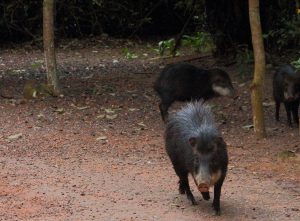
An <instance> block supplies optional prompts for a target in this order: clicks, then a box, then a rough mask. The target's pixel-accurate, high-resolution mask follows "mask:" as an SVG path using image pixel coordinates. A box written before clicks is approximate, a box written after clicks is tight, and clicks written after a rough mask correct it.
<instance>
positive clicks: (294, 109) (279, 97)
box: [273, 65, 300, 127]
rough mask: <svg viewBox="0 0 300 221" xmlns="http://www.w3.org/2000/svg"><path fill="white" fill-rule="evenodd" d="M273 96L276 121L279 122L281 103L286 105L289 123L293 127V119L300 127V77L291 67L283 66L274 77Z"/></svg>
mask: <svg viewBox="0 0 300 221" xmlns="http://www.w3.org/2000/svg"><path fill="white" fill-rule="evenodd" d="M273 96H274V100H275V105H276V107H275V108H276V109H275V119H276V120H277V121H279V110H280V103H284V106H285V110H286V114H287V121H288V124H289V126H290V127H292V118H291V115H293V120H294V123H295V124H296V125H299V116H298V109H299V98H300V75H299V74H298V73H297V72H296V71H295V69H294V68H293V67H292V66H291V65H283V66H281V67H280V68H279V69H278V70H277V71H276V72H275V74H274V76H273Z"/></svg>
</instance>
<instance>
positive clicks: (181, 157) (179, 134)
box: [165, 102, 228, 215]
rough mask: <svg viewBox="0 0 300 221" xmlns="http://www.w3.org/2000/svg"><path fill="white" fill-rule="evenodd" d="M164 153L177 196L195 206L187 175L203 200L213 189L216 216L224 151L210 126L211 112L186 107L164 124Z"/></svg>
mask: <svg viewBox="0 0 300 221" xmlns="http://www.w3.org/2000/svg"><path fill="white" fill-rule="evenodd" d="M165 144H166V151H167V153H168V155H169V157H170V159H171V161H172V164H173V167H174V170H175V172H176V174H177V175H178V177H179V192H180V193H181V194H184V193H186V195H187V198H188V199H189V200H190V201H191V202H192V204H196V201H195V198H194V196H193V194H192V192H191V190H190V186H189V180H188V174H191V175H192V176H193V178H194V181H195V183H196V185H197V187H198V189H199V191H200V192H201V193H202V196H203V198H204V199H205V200H209V199H210V196H209V187H210V186H214V199H213V204H212V206H213V208H214V210H215V214H216V215H220V196H221V188H222V184H223V181H224V179H225V176H226V172H227V165H228V155H227V147H226V143H225V142H224V140H223V138H222V137H221V135H220V133H219V132H218V130H217V128H216V125H215V123H214V118H213V115H212V113H211V110H210V108H209V107H208V106H206V105H204V104H203V102H194V103H188V104H187V105H186V106H184V107H183V108H182V109H181V110H180V111H178V112H177V113H176V114H174V115H171V116H170V117H169V119H168V121H167V125H166V132H165Z"/></svg>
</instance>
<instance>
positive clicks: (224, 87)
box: [154, 63, 235, 121]
mask: <svg viewBox="0 0 300 221" xmlns="http://www.w3.org/2000/svg"><path fill="white" fill-rule="evenodd" d="M154 90H155V91H156V92H157V93H158V95H159V97H160V99H161V102H160V104H159V109H160V112H161V116H162V118H163V120H164V121H165V120H166V118H167V116H168V109H169V107H170V106H171V104H172V103H173V102H174V101H189V100H192V99H193V100H199V99H201V98H202V99H204V100H207V99H210V98H212V97H217V96H231V97H233V96H234V95H235V93H234V88H233V86H232V83H231V80H230V77H229V75H228V74H227V73H226V72H225V71H223V70H221V69H210V70H205V69H200V68H197V67H195V66H194V65H191V64H188V63H178V64H171V65H168V66H166V67H165V68H164V69H163V70H162V72H161V74H160V76H159V77H158V79H157V80H156V82H155V84H154Z"/></svg>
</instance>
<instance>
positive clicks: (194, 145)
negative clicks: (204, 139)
mask: <svg viewBox="0 0 300 221" xmlns="http://www.w3.org/2000/svg"><path fill="white" fill-rule="evenodd" d="M189 143H190V145H191V146H192V147H196V144H197V140H196V138H195V137H191V138H190V139H189Z"/></svg>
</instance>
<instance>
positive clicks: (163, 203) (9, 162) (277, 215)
mask: <svg viewBox="0 0 300 221" xmlns="http://www.w3.org/2000/svg"><path fill="white" fill-rule="evenodd" d="M100 45H101V44H100ZM132 50H133V51H135V52H136V53H138V54H139V55H140V56H143V55H142V53H146V52H147V51H149V50H150V49H147V48H146V49H145V48H138V47H137V48H133V49H132ZM151 57H153V54H151V53H149V55H148V57H146V56H145V58H143V59H134V60H126V59H125V58H123V55H122V46H120V47H118V46H115V47H113V48H111V47H110V48H108V46H103V47H102V46H101V47H100V46H99V47H96V46H89V47H83V48H82V49H76V50H70V49H60V50H59V51H58V64H59V70H60V74H61V79H60V80H61V84H62V86H63V91H64V95H65V96H64V97H60V98H51V97H47V98H43V99H35V100H28V101H24V100H23V96H22V90H23V86H24V84H25V82H26V81H27V80H29V79H33V78H37V79H38V80H39V81H43V80H44V79H45V75H44V68H43V66H41V67H38V68H36V67H35V65H33V64H34V63H38V62H37V61H40V60H42V58H43V55H42V53H41V52H40V51H38V50H29V51H26V50H25V49H24V50H20V49H18V50H11V49H7V50H4V51H2V52H1V54H0V75H1V80H0V81H1V88H0V91H1V94H2V96H4V97H5V98H0V132H1V133H0V166H1V172H0V220H34V221H35V220H36V221H37V220H41V221H46V220H47V221H48V220H56V221H57V220H101V221H102V220H103V221H114V220H123V221H129V220H136V221H139V220H147V221H148V220H149V221H150V220H155V221H156V220H162V221H165V220H166V221H167V220H172V221H173V220H176V221H193V220H237V221H239V220H255V219H256V220H300V157H299V152H300V146H299V145H300V144H299V132H298V129H296V128H289V127H287V125H286V117H285V113H284V110H283V108H282V110H281V122H280V123H277V122H275V121H274V104H273V103H272V98H271V89H270V87H271V76H272V73H271V72H270V73H269V72H268V73H267V76H266V85H265V90H264V91H265V92H266V93H265V98H264V104H265V117H266V128H267V134H268V136H267V138H265V139H262V140H258V139H256V138H255V136H254V135H253V129H251V128H250V129H245V128H244V126H247V125H250V124H251V123H252V117H251V107H250V103H251V102H250V95H249V85H250V81H249V80H241V79H240V78H239V76H238V74H237V69H236V68H235V67H234V66H231V67H222V66H221V65H220V66H221V67H222V68H224V69H225V70H227V71H228V72H229V73H230V74H231V77H232V79H233V82H234V86H235V88H236V89H237V90H238V93H239V95H240V97H239V98H238V99H236V100H232V99H229V98H216V99H213V100H211V101H210V102H209V103H210V104H212V105H213V112H214V113H215V116H216V120H217V122H218V125H219V129H220V130H221V131H222V134H223V136H224V139H225V141H226V142H227V144H228V151H229V157H230V164H229V171H228V176H227V178H226V180H225V183H224V185H223V189H222V196H221V209H222V215H221V216H220V217H215V216H213V211H212V208H211V203H212V202H211V200H210V201H208V202H207V201H204V200H202V199H201V197H200V194H199V193H198V191H197V190H196V188H195V186H194V185H193V183H191V186H192V191H193V192H194V195H195V197H196V200H197V201H198V205H197V206H192V205H191V204H190V202H189V201H188V200H187V199H186V196H184V195H179V194H178V186H177V181H178V179H177V177H176V175H175V173H174V171H173V168H172V166H171V163H170V161H169V159H168V157H167V155H166V153H165V150H164V142H163V133H164V124H163V123H162V121H161V118H160V114H159V110H158V98H157V96H156V95H155V93H154V92H153V90H152V84H153V81H154V80H155V78H156V77H157V74H158V73H159V71H160V69H161V68H162V66H163V65H164V63H165V62H166V61H162V60H158V59H151ZM193 63H194V64H196V65H198V66H202V67H203V66H204V67H211V66H213V65H215V64H216V63H218V62H217V61H214V60H213V59H212V58H211V57H206V58H204V59H198V60H194V61H193ZM182 105H183V103H176V104H175V105H173V107H172V110H173V111H174V110H176V109H177V108H179V107H181V106H182ZM107 116H108V117H107ZM109 118H113V119H109ZM12 135H18V136H13V137H11V136H12ZM282 151H288V152H289V153H291V154H292V155H293V156H292V157H282V154H280V153H282Z"/></svg>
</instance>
